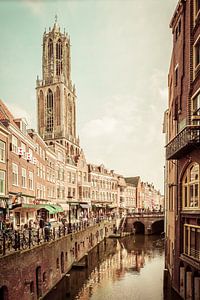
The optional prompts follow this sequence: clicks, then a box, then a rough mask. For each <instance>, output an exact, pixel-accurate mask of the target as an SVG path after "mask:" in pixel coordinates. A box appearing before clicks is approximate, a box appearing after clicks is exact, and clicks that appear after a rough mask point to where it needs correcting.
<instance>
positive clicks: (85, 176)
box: [83, 172, 87, 182]
mask: <svg viewBox="0 0 200 300" xmlns="http://www.w3.org/2000/svg"><path fill="white" fill-rule="evenodd" d="M83 176H84V177H83V180H84V182H87V172H84V175H83Z"/></svg>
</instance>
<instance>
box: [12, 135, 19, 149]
mask: <svg viewBox="0 0 200 300" xmlns="http://www.w3.org/2000/svg"><path fill="white" fill-rule="evenodd" d="M17 150H18V141H17V138H16V136H14V135H13V136H12V151H13V152H15V153H17Z"/></svg>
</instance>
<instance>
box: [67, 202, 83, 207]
mask: <svg viewBox="0 0 200 300" xmlns="http://www.w3.org/2000/svg"><path fill="white" fill-rule="evenodd" d="M68 204H69V206H76V205H79V204H80V203H79V202H68Z"/></svg>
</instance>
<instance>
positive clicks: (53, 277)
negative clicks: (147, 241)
mask: <svg viewBox="0 0 200 300" xmlns="http://www.w3.org/2000/svg"><path fill="white" fill-rule="evenodd" d="M112 232H113V223H112V222H108V221H103V222H101V223H99V224H95V225H93V226H90V227H88V228H87V229H86V230H83V231H79V232H76V233H72V234H68V235H67V236H64V237H61V238H59V239H58V240H56V241H51V242H46V243H44V244H42V245H39V246H35V247H34V248H32V249H29V250H25V251H17V252H15V253H12V254H10V255H7V256H4V257H1V258H0V266H1V269H0V286H1V290H2V291H4V292H3V298H1V299H3V300H15V299H16V300H19V299H20V300H29V299H30V300H36V299H40V298H42V297H43V296H44V295H45V294H47V293H48V292H49V291H50V290H51V289H52V288H53V287H54V286H55V285H56V284H57V283H58V282H59V281H60V280H61V279H62V277H63V276H65V274H66V273H67V272H68V271H69V270H70V269H71V267H72V265H73V264H74V263H75V262H77V261H79V260H80V259H81V258H83V257H84V256H85V254H86V253H88V252H89V251H90V250H91V249H93V248H94V247H95V246H96V245H98V244H99V243H100V242H101V241H103V240H104V238H106V237H108V236H109V235H110V234H111V233H112ZM2 287H4V288H2Z"/></svg>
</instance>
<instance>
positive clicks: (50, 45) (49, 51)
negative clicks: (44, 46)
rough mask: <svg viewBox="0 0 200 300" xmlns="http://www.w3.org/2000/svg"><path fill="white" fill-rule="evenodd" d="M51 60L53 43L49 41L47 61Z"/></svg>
mask: <svg viewBox="0 0 200 300" xmlns="http://www.w3.org/2000/svg"><path fill="white" fill-rule="evenodd" d="M52 58H53V41H52V40H51V39H49V42H48V59H49V60H51V59H52Z"/></svg>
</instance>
